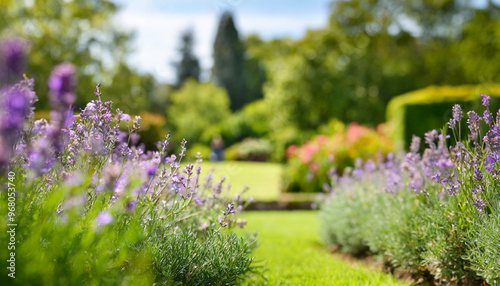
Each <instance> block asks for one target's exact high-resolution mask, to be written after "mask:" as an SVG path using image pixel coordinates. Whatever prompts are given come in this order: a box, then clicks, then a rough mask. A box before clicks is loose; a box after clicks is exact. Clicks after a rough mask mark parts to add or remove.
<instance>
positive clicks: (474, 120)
mask: <svg viewBox="0 0 500 286" xmlns="http://www.w3.org/2000/svg"><path fill="white" fill-rule="evenodd" d="M468 115H469V119H467V124H469V130H470V132H471V133H472V136H473V137H476V136H477V134H478V132H479V121H480V120H481V117H479V115H477V113H476V112H475V111H469V113H468Z"/></svg>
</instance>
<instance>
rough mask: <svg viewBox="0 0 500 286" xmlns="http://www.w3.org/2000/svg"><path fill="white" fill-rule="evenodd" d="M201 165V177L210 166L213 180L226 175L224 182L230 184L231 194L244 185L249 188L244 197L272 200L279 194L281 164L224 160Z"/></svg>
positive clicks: (238, 190)
mask: <svg viewBox="0 0 500 286" xmlns="http://www.w3.org/2000/svg"><path fill="white" fill-rule="evenodd" d="M201 167H202V168H201V170H202V171H201V175H202V178H204V177H205V176H206V174H207V173H208V172H209V171H210V169H211V168H212V167H213V168H215V172H214V179H215V181H218V180H220V179H221V178H222V177H226V183H230V184H231V185H232V187H231V193H232V194H235V193H238V192H240V191H241V190H242V189H243V187H244V186H248V187H249V188H250V189H249V190H248V192H247V194H246V197H249V196H252V197H254V199H255V200H256V201H273V200H277V199H278V198H279V196H280V185H281V172H282V169H283V166H282V165H281V164H275V163H259V162H240V161H224V162H203V163H202V166H201Z"/></svg>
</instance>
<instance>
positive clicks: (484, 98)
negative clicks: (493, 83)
mask: <svg viewBox="0 0 500 286" xmlns="http://www.w3.org/2000/svg"><path fill="white" fill-rule="evenodd" d="M481 98H482V99H481V101H482V103H483V106H484V107H488V106H489V105H490V99H491V97H489V96H487V95H486V94H481Z"/></svg>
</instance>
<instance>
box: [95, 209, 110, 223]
mask: <svg viewBox="0 0 500 286" xmlns="http://www.w3.org/2000/svg"><path fill="white" fill-rule="evenodd" d="M96 221H97V223H99V224H101V225H108V224H110V223H111V222H113V216H111V214H110V213H109V212H107V211H103V212H102V213H100V214H98V215H97V217H96Z"/></svg>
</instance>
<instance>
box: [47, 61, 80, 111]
mask: <svg viewBox="0 0 500 286" xmlns="http://www.w3.org/2000/svg"><path fill="white" fill-rule="evenodd" d="M75 73H76V68H75V66H74V65H73V64H71V63H68V62H65V63H62V64H59V65H57V66H55V67H54V69H53V70H52V73H51V74H50V78H49V81H48V85H49V89H50V101H51V104H52V107H53V108H56V109H67V108H69V106H71V105H72V104H73V103H74V102H75V100H76V95H75V93H74V89H75V87H76V77H75Z"/></svg>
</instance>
